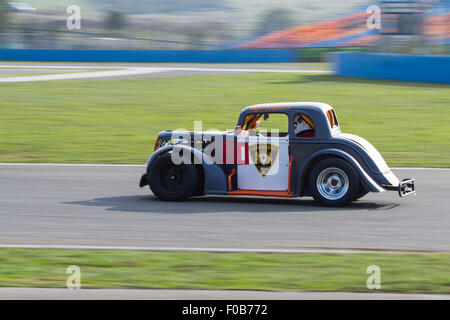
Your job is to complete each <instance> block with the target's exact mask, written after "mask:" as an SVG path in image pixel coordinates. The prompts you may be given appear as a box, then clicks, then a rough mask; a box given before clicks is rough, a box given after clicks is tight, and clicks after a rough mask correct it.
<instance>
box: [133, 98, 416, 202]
mask: <svg viewBox="0 0 450 320" xmlns="http://www.w3.org/2000/svg"><path fill="white" fill-rule="evenodd" d="M261 120H262V121H261ZM146 168H147V170H146V172H145V173H144V174H143V175H142V176H141V179H140V181H139V186H140V187H144V186H146V185H149V187H150V189H151V190H152V192H153V194H154V195H155V196H156V197H158V198H159V199H162V200H172V201H182V200H186V199H188V198H190V197H194V196H201V195H229V196H240V195H246V196H249V195H250V196H269V197H285V198H295V197H304V196H312V197H313V198H314V199H315V200H316V201H317V202H318V203H319V204H321V205H324V206H343V205H346V204H348V203H349V202H351V201H354V200H357V199H359V198H361V197H363V196H364V195H366V194H367V193H368V192H383V191H386V190H390V191H397V192H398V194H399V195H400V197H404V196H406V195H410V194H414V193H415V186H414V182H415V181H414V179H413V178H407V179H403V180H401V181H400V180H399V179H398V178H397V177H396V176H395V174H394V173H393V172H392V171H391V170H390V169H389V167H388V166H387V164H386V162H385V161H384V159H383V157H382V156H381V155H380V153H379V152H378V151H377V149H375V147H374V146H373V145H372V144H370V143H369V142H368V141H367V140H365V139H363V138H361V137H359V136H356V135H352V134H346V133H342V132H341V129H340V126H339V121H338V118H337V116H336V113H335V111H334V109H333V108H332V107H331V106H329V105H328V104H325V103H318V102H290V103H269V104H259V105H253V106H249V107H247V108H244V109H243V110H242V111H241V114H240V116H239V119H238V121H237V125H236V127H235V129H234V130H228V131H223V132H221V131H191V132H187V131H170V130H167V131H162V132H160V133H159V134H158V138H157V141H156V144H155V148H154V152H153V154H152V155H151V156H150V158H149V160H148V162H147V167H146Z"/></svg>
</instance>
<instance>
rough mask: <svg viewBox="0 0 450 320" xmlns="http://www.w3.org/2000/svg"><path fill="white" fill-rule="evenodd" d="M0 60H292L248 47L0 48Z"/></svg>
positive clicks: (283, 53)
mask: <svg viewBox="0 0 450 320" xmlns="http://www.w3.org/2000/svg"><path fill="white" fill-rule="evenodd" d="M0 60H4V61H5V60H9V61H76V62H199V63H201V62H204V63H222V62H223V63H244V62H296V54H295V50H292V49H249V50H47V49H2V50H0Z"/></svg>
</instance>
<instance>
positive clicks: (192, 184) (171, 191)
mask: <svg viewBox="0 0 450 320" xmlns="http://www.w3.org/2000/svg"><path fill="white" fill-rule="evenodd" d="M147 179H148V184H149V186H150V189H151V190H152V192H153V193H154V194H155V196H157V197H158V198H159V199H161V200H169V201H182V200H186V199H187V198H189V197H190V196H192V195H193V194H194V193H195V191H196V190H197V189H198V184H199V177H198V173H197V170H196V169H195V166H194V165H193V164H180V165H176V164H174V163H173V162H172V159H171V155H170V153H168V152H166V153H164V154H163V155H161V156H159V157H158V158H156V159H155V161H154V162H153V163H152V164H151V166H150V167H149V168H148V172H147Z"/></svg>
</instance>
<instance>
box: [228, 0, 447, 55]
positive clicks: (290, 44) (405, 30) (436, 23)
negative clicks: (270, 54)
mask: <svg viewBox="0 0 450 320" xmlns="http://www.w3.org/2000/svg"><path fill="white" fill-rule="evenodd" d="M378 3H379V5H380V8H381V29H380V30H377V29H372V30H371V29H369V28H368V27H367V19H368V18H369V16H370V14H368V13H366V10H365V9H364V10H361V11H360V12H356V13H351V14H346V15H343V16H340V17H337V18H334V19H329V20H325V21H320V22H316V23H312V24H308V25H300V26H296V27H292V28H289V29H286V30H281V31H276V32H273V33H270V34H267V35H264V36H262V37H258V38H256V39H251V40H249V41H245V42H242V43H239V44H236V45H234V48H236V49H238V48H239V49H241V48H242V49H244V48H338V47H379V48H380V47H383V48H382V51H390V50H389V49H392V48H393V47H394V43H396V44H397V45H408V44H409V45H411V43H413V44H418V43H420V45H423V44H430V45H449V44H450V0H428V1H427V0H409V1H408V0H380V1H379V2H378Z"/></svg>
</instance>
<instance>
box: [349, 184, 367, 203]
mask: <svg viewBox="0 0 450 320" xmlns="http://www.w3.org/2000/svg"><path fill="white" fill-rule="evenodd" d="M368 193H369V191H367V190H366V188H364V187H363V186H361V188H360V189H359V193H358V195H357V196H356V198H355V199H353V200H358V199H361V198H362V197H364V196H365V195H366V194H368Z"/></svg>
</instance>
